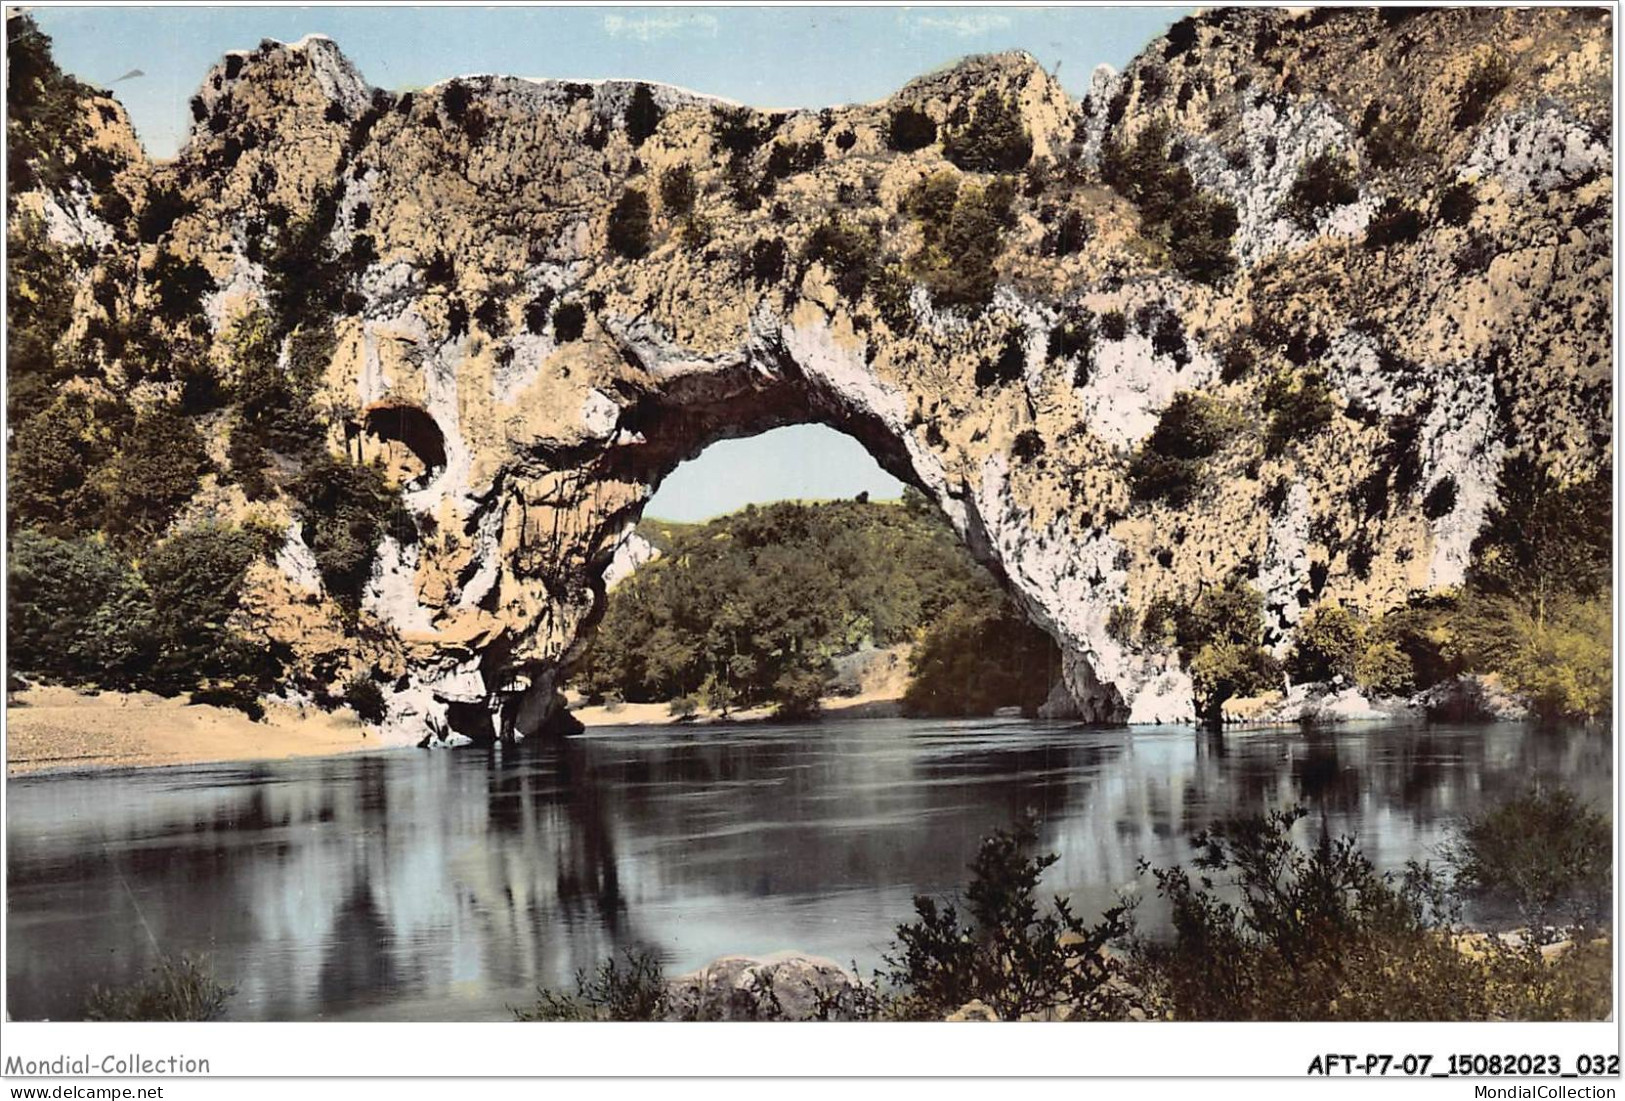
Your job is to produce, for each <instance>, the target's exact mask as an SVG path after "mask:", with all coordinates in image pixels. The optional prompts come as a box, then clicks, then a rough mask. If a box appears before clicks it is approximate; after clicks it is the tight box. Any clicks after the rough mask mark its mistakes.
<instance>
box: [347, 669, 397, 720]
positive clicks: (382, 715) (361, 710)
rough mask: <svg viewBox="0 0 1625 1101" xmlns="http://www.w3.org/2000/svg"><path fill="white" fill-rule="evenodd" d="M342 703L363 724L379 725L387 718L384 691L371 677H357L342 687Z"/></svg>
mask: <svg viewBox="0 0 1625 1101" xmlns="http://www.w3.org/2000/svg"><path fill="white" fill-rule="evenodd" d="M344 702H345V703H346V704H348V705H349V708H350V710H351V711H354V712H355V714H356V718H358V719H360V720H361V721H362V722H364V723H373V724H377V723H381V722H383V721H384V719H386V718H387V717H388V716H389V707H388V704H387V703H386V702H385V700H384V690H383V689H382V688H379V687H378V683H377V682H376V681H374V680H373V679H372V678H371V677H368V676H365V675H357V676H354V677H351V678H350V679H349V680H348V681H346V682H345V685H344Z"/></svg>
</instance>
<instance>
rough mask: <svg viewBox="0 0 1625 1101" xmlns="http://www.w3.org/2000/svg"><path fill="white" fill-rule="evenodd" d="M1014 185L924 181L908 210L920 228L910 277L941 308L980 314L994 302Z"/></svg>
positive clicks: (1003, 180) (951, 178) (941, 175)
mask: <svg viewBox="0 0 1625 1101" xmlns="http://www.w3.org/2000/svg"><path fill="white" fill-rule="evenodd" d="M1015 197H1016V185H1015V181H1014V180H1012V179H1010V178H1007V177H999V178H996V179H994V180H990V181H989V182H988V183H987V184H986V185H985V186H978V185H976V184H962V183H961V182H960V179H959V177H958V176H957V175H956V174H954V173H953V172H948V171H943V172H938V173H935V174H934V175H932V176H930V177H928V178H926V179H924V180H922V181H920V183H918V184H917V185H915V187H914V188H913V189H912V190H911V191H910V192H909V193H908V195H907V196H906V197H905V199H904V203H903V207H904V209H905V210H906V211H907V212H908V213H909V214H910V215H912V216H913V218H914V220H915V223H916V224H917V225H918V226H919V228H920V238H921V245H920V248H919V250H918V251H917V252H915V254H914V255H913V256H912V257H910V258H909V261H908V270H909V274H910V275H912V276H913V277H914V278H915V279H917V280H919V282H920V283H922V284H924V286H925V287H926V289H927V290H928V291H930V292H931V300H932V302H933V303H934V304H935V305H937V306H938V307H943V308H948V309H956V308H957V309H964V310H968V311H977V310H981V309H983V308H985V307H986V306H987V305H988V304H989V303H990V302H992V301H993V291H994V289H995V287H996V286H997V283H998V272H997V270H996V269H995V264H996V262H997V260H998V258H999V254H1000V253H1001V252H1002V251H1003V248H1004V233H1005V230H1007V229H1008V228H1009V227H1010V226H1012V225H1013V224H1014V221H1015V216H1014V212H1013V209H1012V206H1013V204H1014V202H1015Z"/></svg>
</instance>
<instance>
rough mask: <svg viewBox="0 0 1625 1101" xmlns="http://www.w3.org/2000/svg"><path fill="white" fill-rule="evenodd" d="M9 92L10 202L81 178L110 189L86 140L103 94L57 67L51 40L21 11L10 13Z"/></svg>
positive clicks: (104, 172)
mask: <svg viewBox="0 0 1625 1101" xmlns="http://www.w3.org/2000/svg"><path fill="white" fill-rule="evenodd" d="M6 89H7V92H8V93H9V96H8V100H7V111H6V168H7V178H6V187H7V193H8V199H9V198H11V197H14V196H16V195H18V194H20V193H21V192H23V191H27V190H30V189H32V188H36V187H38V188H43V189H46V190H51V191H55V190H59V189H61V188H62V187H64V186H65V185H66V184H67V183H68V182H69V180H71V179H73V178H74V177H76V176H77V177H80V178H87V179H90V180H92V181H97V180H100V181H102V182H103V183H104V184H105V182H106V179H105V177H106V176H107V175H108V170H107V167H106V166H105V165H98V164H96V163H94V161H93V158H94V157H95V156H96V151H95V150H93V149H91V148H88V147H87V143H86V141H85V139H86V137H87V136H88V132H89V123H88V121H87V120H86V117H85V109H86V107H87V105H88V104H89V103H90V101H91V100H93V99H95V98H97V96H98V93H97V92H96V91H95V90H94V89H92V88H91V87H89V86H88V85H86V84H82V83H80V82H79V81H77V80H75V79H74V78H73V77H71V76H68V75H67V74H66V73H64V72H63V71H62V70H61V69H59V68H58V67H57V64H56V61H55V59H53V58H52V56H51V39H50V36H49V35H47V34H45V33H44V32H42V31H41V30H40V29H39V26H38V25H37V24H36V23H35V22H34V20H33V18H32V17H31V16H29V15H27V14H25V13H23V12H21V11H8V12H7V13H6ZM9 206H10V204H9V202H8V207H9Z"/></svg>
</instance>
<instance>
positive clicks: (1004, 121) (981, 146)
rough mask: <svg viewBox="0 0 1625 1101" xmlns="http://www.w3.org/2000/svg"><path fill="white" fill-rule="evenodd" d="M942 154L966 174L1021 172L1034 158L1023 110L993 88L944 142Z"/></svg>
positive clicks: (982, 95) (945, 137)
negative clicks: (1023, 118)
mask: <svg viewBox="0 0 1625 1101" xmlns="http://www.w3.org/2000/svg"><path fill="white" fill-rule="evenodd" d="M942 155H943V156H945V157H947V158H948V159H949V160H950V161H952V162H953V163H954V164H955V165H957V166H958V167H960V168H962V169H964V170H965V171H967V172H1018V171H1020V170H1021V169H1023V168H1025V167H1026V166H1027V162H1028V161H1029V160H1031V159H1032V155H1033V138H1032V134H1031V133H1030V132H1028V130H1027V126H1026V124H1025V123H1024V122H1022V119H1021V108H1020V107H1019V106H1018V105H1017V104H1016V102H1015V101H1014V100H1012V99H1007V98H1005V97H1004V96H1001V95H999V94H998V93H997V92H995V91H993V90H992V89H991V88H989V89H988V90H986V91H984V92H983V93H982V94H981V95H980V96H978V97H977V98H976V103H975V104H974V105H973V106H972V107H971V112H970V119H969V120H968V121H967V122H966V123H965V125H963V126H961V127H957V128H954V129H950V130H949V131H948V133H947V134H946V135H945V136H944V137H943V139H942Z"/></svg>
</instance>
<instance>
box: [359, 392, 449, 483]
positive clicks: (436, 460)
mask: <svg viewBox="0 0 1625 1101" xmlns="http://www.w3.org/2000/svg"><path fill="white" fill-rule="evenodd" d="M355 442H356V447H357V450H358V454H357V456H356V457H357V458H358V459H359V460H361V461H363V462H370V461H373V460H374V459H378V460H381V461H382V463H383V465H384V470H385V474H386V475H387V476H389V477H390V478H391V480H392V481H394V482H395V483H397V484H399V485H404V486H405V487H407V488H408V489H422V488H423V487H424V486H426V485H428V484H429V482H431V481H433V480H434V477H435V476H436V475H437V474H439V473H440V472H441V471H442V470H444V469H445V468H446V438H445V435H444V434H443V433H442V432H441V431H440V426H439V425H437V424H435V421H434V418H433V417H431V416H430V415H429V414H428V413H427V412H426V411H425V410H423V409H420V408H418V407H417V406H415V405H408V404H405V403H390V404H380V405H375V406H373V407H372V408H370V409H368V410H367V412H366V415H365V416H364V417H363V418H362V421H361V424H360V426H359V430H358V431H357V432H356V433H355Z"/></svg>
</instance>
